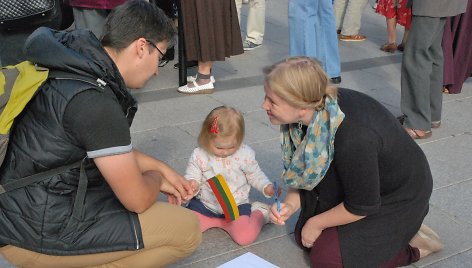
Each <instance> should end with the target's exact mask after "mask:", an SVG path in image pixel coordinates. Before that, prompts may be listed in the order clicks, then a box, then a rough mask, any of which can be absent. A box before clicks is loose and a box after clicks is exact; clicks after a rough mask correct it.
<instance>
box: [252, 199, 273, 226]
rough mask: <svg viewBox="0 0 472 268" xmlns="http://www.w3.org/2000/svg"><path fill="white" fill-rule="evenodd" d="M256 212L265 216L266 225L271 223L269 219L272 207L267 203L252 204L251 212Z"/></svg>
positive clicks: (256, 202)
mask: <svg viewBox="0 0 472 268" xmlns="http://www.w3.org/2000/svg"><path fill="white" fill-rule="evenodd" d="M255 210H259V211H260V212H262V215H264V224H267V223H269V222H270V219H269V211H270V207H269V205H267V204H265V203H262V202H258V201H255V202H254V203H252V204H251V211H255Z"/></svg>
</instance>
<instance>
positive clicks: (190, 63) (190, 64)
mask: <svg viewBox="0 0 472 268" xmlns="http://www.w3.org/2000/svg"><path fill="white" fill-rule="evenodd" d="M185 65H186V67H187V69H188V68H195V67H197V66H198V61H196V60H191V61H187V63H186V64H185ZM179 68H180V62H177V63H176V64H174V69H179Z"/></svg>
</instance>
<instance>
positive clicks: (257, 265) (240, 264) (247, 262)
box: [217, 252, 279, 268]
mask: <svg viewBox="0 0 472 268" xmlns="http://www.w3.org/2000/svg"><path fill="white" fill-rule="evenodd" d="M217 268H279V267H278V266H275V265H273V264H272V263H270V262H268V261H266V260H264V259H263V258H261V257H259V256H257V255H255V254H253V253H251V252H248V253H245V254H243V255H241V256H239V257H237V258H235V259H232V260H230V261H229V262H226V263H224V264H222V265H220V266H218V267H217Z"/></svg>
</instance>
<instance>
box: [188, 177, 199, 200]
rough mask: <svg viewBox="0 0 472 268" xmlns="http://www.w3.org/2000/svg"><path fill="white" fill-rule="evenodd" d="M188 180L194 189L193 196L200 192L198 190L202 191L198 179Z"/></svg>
mask: <svg viewBox="0 0 472 268" xmlns="http://www.w3.org/2000/svg"><path fill="white" fill-rule="evenodd" d="M188 182H189V183H190V188H191V190H192V191H193V195H192V197H193V196H195V195H196V194H197V193H198V191H200V185H199V184H198V182H197V181H196V180H189V181H188ZM192 197H191V198H192ZM191 198H190V199H191Z"/></svg>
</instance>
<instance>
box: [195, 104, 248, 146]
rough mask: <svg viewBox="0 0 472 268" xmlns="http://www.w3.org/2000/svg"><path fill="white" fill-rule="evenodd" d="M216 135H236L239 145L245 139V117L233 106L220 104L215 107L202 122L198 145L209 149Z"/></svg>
mask: <svg viewBox="0 0 472 268" xmlns="http://www.w3.org/2000/svg"><path fill="white" fill-rule="evenodd" d="M216 137H234V138H235V139H236V140H237V146H238V147H239V146H241V143H242V142H243V139H244V117H243V115H242V113H241V112H240V111H238V110H236V109H235V108H233V107H226V106H219V107H216V108H215V109H213V110H212V111H211V112H210V113H209V114H208V115H207V117H206V118H205V120H204V121H203V123H202V129H201V130H200V134H199V135H198V145H199V146H200V147H201V148H203V149H204V150H206V151H209V150H208V148H209V144H210V141H211V140H212V139H214V138H216Z"/></svg>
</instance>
